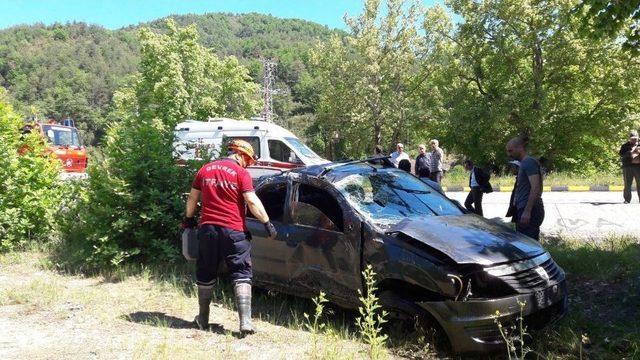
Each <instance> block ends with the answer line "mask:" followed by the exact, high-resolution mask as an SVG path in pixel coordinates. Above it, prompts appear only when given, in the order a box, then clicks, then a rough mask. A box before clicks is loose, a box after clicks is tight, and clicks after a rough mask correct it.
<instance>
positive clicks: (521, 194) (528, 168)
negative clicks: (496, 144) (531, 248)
mask: <svg viewBox="0 0 640 360" xmlns="http://www.w3.org/2000/svg"><path fill="white" fill-rule="evenodd" d="M528 142H529V139H528V138H527V137H523V136H518V137H515V138H513V139H511V140H509V142H508V143H507V155H509V156H510V157H511V158H512V159H514V160H518V161H520V170H519V171H518V177H517V179H516V184H517V185H516V187H515V189H514V196H513V205H514V206H515V209H516V214H515V220H516V231H518V232H520V233H522V234H525V235H527V236H529V237H531V238H533V239H536V240H540V226H541V225H542V222H543V221H544V204H543V203H542V172H541V170H540V164H539V163H538V161H537V160H536V159H534V158H532V157H530V156H529V155H528V153H527V143H528Z"/></svg>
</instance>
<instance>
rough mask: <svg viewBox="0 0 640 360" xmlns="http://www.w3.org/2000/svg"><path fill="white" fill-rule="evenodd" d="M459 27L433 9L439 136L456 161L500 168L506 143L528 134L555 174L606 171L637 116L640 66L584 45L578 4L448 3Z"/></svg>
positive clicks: (535, 0)
mask: <svg viewBox="0 0 640 360" xmlns="http://www.w3.org/2000/svg"><path fill="white" fill-rule="evenodd" d="M447 4H448V5H449V6H450V7H451V8H452V9H453V11H454V12H455V13H457V14H459V15H460V16H461V17H462V21H461V22H460V23H459V25H458V26H453V25H452V23H451V21H450V20H449V19H446V15H443V14H442V12H441V11H440V12H438V11H437V10H435V9H432V10H431V11H430V13H429V15H428V16H427V22H425V29H426V32H427V34H428V35H429V36H431V37H429V36H428V39H429V41H428V42H429V44H428V45H427V46H428V47H439V48H440V49H445V50H446V52H447V53H446V54H448V55H446V56H445V54H441V55H440V56H445V57H448V59H449V61H447V62H444V63H443V65H442V67H441V68H440V70H439V71H438V74H437V76H435V77H433V78H432V79H431V80H432V81H433V82H434V84H435V86H436V87H437V88H438V89H439V91H440V92H441V95H440V96H441V97H442V99H444V100H443V103H442V106H443V111H442V112H441V119H440V121H441V124H440V125H441V126H440V128H439V129H437V130H438V132H439V133H440V134H441V135H442V136H443V137H444V138H445V139H446V141H445V143H447V144H449V145H450V146H451V147H452V148H453V149H454V150H455V151H456V152H458V153H461V154H465V155H468V156H472V157H474V158H477V159H479V160H482V161H485V162H490V163H494V164H496V163H500V162H501V161H503V160H504V158H505V155H504V147H503V146H504V143H505V142H506V140H507V139H508V138H509V137H510V136H514V135H517V134H529V135H530V136H531V138H532V139H533V140H532V145H533V148H534V150H535V152H536V153H537V155H539V156H544V157H546V158H547V159H548V161H549V165H550V166H551V167H557V168H561V169H571V170H580V171H589V170H595V169H600V170H603V169H609V168H610V167H611V166H612V165H613V164H615V163H616V160H617V157H616V155H615V152H614V148H615V145H616V143H615V142H612V141H613V140H614V139H615V140H617V139H618V138H619V137H620V136H621V134H623V133H624V129H625V128H626V127H628V126H631V125H632V123H633V120H634V116H635V115H636V114H637V113H638V105H639V103H638V99H637V96H635V94H636V93H637V92H638V90H640V89H639V88H638V87H639V86H640V83H638V81H636V80H635V79H636V78H637V76H638V75H639V74H640V73H639V72H640V64H639V62H638V61H637V60H636V59H634V58H632V57H630V56H629V54H628V53H626V52H624V51H622V49H621V47H620V45H619V44H618V43H616V42H615V41H613V40H610V39H599V40H593V39H588V38H584V37H582V36H581V33H580V31H579V27H580V24H579V22H578V21H576V19H575V18H574V17H572V16H571V12H572V9H573V8H574V7H575V5H576V2H575V1H573V0H557V1H539V0H526V1H521V0H486V1H481V2H479V1H473V0H451V1H449V2H448V3H447Z"/></svg>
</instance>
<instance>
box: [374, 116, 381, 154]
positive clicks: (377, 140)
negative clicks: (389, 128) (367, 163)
mask: <svg viewBox="0 0 640 360" xmlns="http://www.w3.org/2000/svg"><path fill="white" fill-rule="evenodd" d="M381 138H382V126H380V123H378V122H377V121H376V122H375V123H374V124H373V147H374V148H373V149H371V152H372V153H374V152H375V147H376V146H378V145H380V141H381Z"/></svg>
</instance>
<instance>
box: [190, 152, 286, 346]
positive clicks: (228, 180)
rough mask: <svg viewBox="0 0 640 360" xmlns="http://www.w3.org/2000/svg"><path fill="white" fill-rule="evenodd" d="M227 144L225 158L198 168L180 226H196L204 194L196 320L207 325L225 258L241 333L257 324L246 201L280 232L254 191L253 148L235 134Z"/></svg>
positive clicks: (272, 233)
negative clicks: (253, 312)
mask: <svg viewBox="0 0 640 360" xmlns="http://www.w3.org/2000/svg"><path fill="white" fill-rule="evenodd" d="M228 150H229V153H228V155H229V156H228V157H227V158H224V159H220V160H216V161H213V162H210V163H208V164H206V165H204V166H203V167H202V168H201V169H200V171H198V174H197V175H196V177H195V179H194V180H193V184H192V185H191V193H190V194H189V199H188V200H187V209H186V214H185V218H184V220H183V222H182V227H183V228H195V227H196V226H198V224H197V222H196V220H195V212H196V207H197V203H198V201H199V200H201V203H202V209H201V210H200V225H199V226H198V243H199V249H198V258H197V260H196V284H197V285H198V303H199V305H200V312H199V314H198V316H196V318H195V323H196V325H197V326H198V327H199V328H200V329H202V330H204V329H207V328H208V326H209V304H210V303H211V299H212V297H213V285H214V284H215V281H216V277H217V270H218V264H219V262H220V261H225V262H226V264H227V268H228V269H229V273H230V278H231V280H232V282H233V285H234V292H235V298H236V305H237V307H238V315H239V319H240V333H242V334H251V333H254V332H255V331H256V328H255V327H254V326H253V323H252V322H251V279H252V277H253V272H252V269H251V256H250V252H251V243H250V242H249V240H248V239H250V237H251V234H250V233H249V232H248V231H247V227H246V224H245V212H246V210H245V204H246V205H248V207H249V210H251V213H252V214H253V215H255V217H256V218H257V219H258V220H260V221H261V222H262V223H263V224H264V228H265V231H266V232H267V234H268V236H269V237H270V238H274V237H275V236H276V229H275V227H274V226H273V224H271V222H270V221H269V216H268V215H267V213H266V211H265V210H264V206H263V205H262V202H260V199H259V198H258V197H257V196H256V194H255V192H254V191H253V183H252V180H251V176H250V175H249V172H247V170H246V169H245V168H246V167H247V166H249V165H252V164H255V163H256V158H255V155H254V152H253V148H252V147H251V145H250V144H249V143H248V142H246V141H243V140H232V141H231V142H230V143H229V147H228Z"/></svg>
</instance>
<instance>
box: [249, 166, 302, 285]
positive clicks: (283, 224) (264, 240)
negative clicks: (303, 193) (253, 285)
mask: <svg viewBox="0 0 640 360" xmlns="http://www.w3.org/2000/svg"><path fill="white" fill-rule="evenodd" d="M289 184H290V182H289V181H287V179H286V178H283V179H280V180H277V181H273V182H270V183H267V184H263V185H261V186H260V187H259V188H258V189H257V190H256V195H257V196H258V198H260V200H261V202H262V204H263V205H264V208H265V210H266V212H267V214H268V215H269V219H270V220H271V222H272V223H273V225H274V226H275V228H276V231H277V232H278V235H277V236H276V238H275V239H269V238H268V237H267V232H266V231H265V229H264V225H263V224H262V223H261V222H260V221H259V220H258V219H256V218H255V217H254V216H253V215H252V214H250V212H249V213H247V228H248V229H249V231H250V232H251V236H252V240H251V261H252V266H253V272H254V278H255V280H256V281H258V282H264V283H271V284H277V285H286V284H287V283H288V281H289V271H288V268H287V264H286V263H287V259H288V258H289V256H290V254H291V252H292V247H291V246H288V245H287V244H286V243H285V241H286V239H287V238H288V237H287V235H288V233H289V231H288V229H287V228H288V227H289V222H288V214H289V211H288V204H289V201H288V199H289V197H290V191H289V189H290V186H289Z"/></svg>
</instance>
